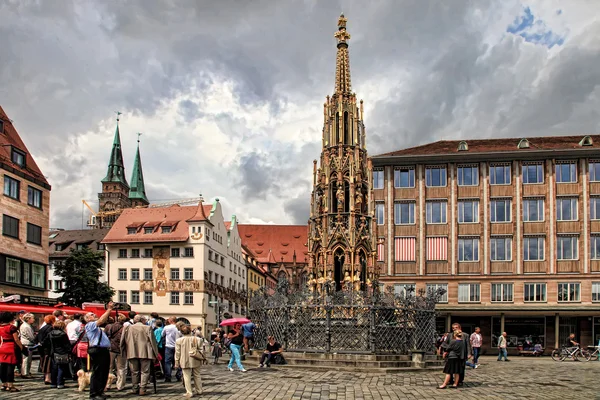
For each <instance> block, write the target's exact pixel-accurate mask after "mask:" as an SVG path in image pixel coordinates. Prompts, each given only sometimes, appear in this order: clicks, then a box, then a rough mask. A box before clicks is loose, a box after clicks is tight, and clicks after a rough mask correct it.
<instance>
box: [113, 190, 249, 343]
mask: <svg viewBox="0 0 600 400" xmlns="http://www.w3.org/2000/svg"><path fill="white" fill-rule="evenodd" d="M103 243H104V244H105V245H106V251H107V270H108V282H109V285H110V286H111V287H112V288H113V289H114V290H115V291H116V294H115V297H114V301H118V302H124V303H129V304H130V305H131V308H132V310H134V311H137V312H141V313H144V314H150V313H151V312H153V311H155V312H158V313H159V314H160V315H161V316H170V315H175V316H177V317H179V318H181V320H183V321H186V322H188V323H191V324H192V326H194V327H195V326H202V328H203V329H204V332H205V333H208V334H210V331H211V330H212V329H213V328H215V327H216V326H217V325H218V322H219V320H220V319H223V318H224V317H226V316H227V315H226V314H229V315H231V316H242V315H244V314H245V313H246V304H247V302H246V296H245V293H246V290H247V288H246V276H247V270H246V266H245V262H244V259H243V257H242V250H241V245H242V244H241V240H240V235H239V233H238V227H237V223H236V218H235V216H232V219H231V221H230V222H229V221H225V220H224V218H223V212H222V208H221V204H220V202H219V200H218V199H217V200H216V201H215V202H214V203H213V204H202V202H200V204H199V205H197V206H179V205H173V206H170V207H162V208H161V207H155V208H133V209H126V210H124V211H123V212H122V213H121V215H120V216H119V218H118V219H117V221H116V222H115V224H114V225H113V227H112V228H111V229H110V231H109V232H108V234H107V235H106V237H105V238H104V241H103Z"/></svg>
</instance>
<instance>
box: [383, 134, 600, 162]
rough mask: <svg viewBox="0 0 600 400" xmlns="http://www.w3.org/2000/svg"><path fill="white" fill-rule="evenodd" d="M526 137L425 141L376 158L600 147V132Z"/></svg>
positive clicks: (596, 148)
mask: <svg viewBox="0 0 600 400" xmlns="http://www.w3.org/2000/svg"><path fill="white" fill-rule="evenodd" d="M586 136H589V137H590V138H591V139H592V144H591V145H589V146H583V145H581V144H580V142H581V141H582V139H583V138H584V137H586ZM523 139H524V138H503V139H475V140H464V139H463V140H440V141H437V142H433V143H428V144H424V145H421V146H416V147H409V148H407V149H401V150H396V151H392V152H389V153H384V154H378V155H375V156H372V158H374V159H377V158H384V157H396V156H398V157H400V156H419V155H423V156H424V155H446V154H459V153H460V154H464V155H469V154H478V153H501V152H523V153H527V152H532V151H536V150H537V151H540V150H548V151H552V150H578V149H579V150H591V149H595V150H598V149H600V135H585V134H582V135H577V136H541V137H528V138H526V139H527V141H528V142H529V146H528V147H525V146H521V148H519V143H521V141H522V140H523ZM461 142H466V144H467V145H468V146H467V147H468V150H460V151H459V150H458V145H459V144H460V143H461Z"/></svg>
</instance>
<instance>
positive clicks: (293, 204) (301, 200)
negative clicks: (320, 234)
mask: <svg viewBox="0 0 600 400" xmlns="http://www.w3.org/2000/svg"><path fill="white" fill-rule="evenodd" d="M307 199H308V200H309V201H306V200H307ZM283 208H284V210H285V212H286V214H288V215H289V216H290V217H291V221H292V223H293V224H299V225H301V224H306V222H307V221H308V217H309V214H310V192H309V191H307V192H303V193H302V195H300V196H298V197H295V198H293V199H290V200H287V201H286V202H285V203H284V205H283Z"/></svg>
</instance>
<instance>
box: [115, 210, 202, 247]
mask: <svg viewBox="0 0 600 400" xmlns="http://www.w3.org/2000/svg"><path fill="white" fill-rule="evenodd" d="M207 207H208V208H209V209H210V207H212V206H210V205H206V204H204V205H203V204H199V205H197V206H179V205H172V206H170V207H155V208H152V207H150V208H128V209H125V210H123V212H122V213H121V215H120V216H119V218H118V219H117V221H116V222H115V223H114V224H113V226H112V228H111V229H110V232H108V234H107V235H106V237H105V238H104V243H153V242H183V241H187V240H188V238H189V230H190V229H189V225H188V221H192V220H196V216H197V215H198V212H199V210H205V209H206V208H207ZM142 224H143V225H144V226H148V227H150V226H158V225H162V226H172V228H171V232H168V233H163V230H162V229H154V230H153V232H152V233H145V232H144V229H138V230H137V231H136V233H134V234H129V233H128V229H127V228H128V227H135V226H141V225H142Z"/></svg>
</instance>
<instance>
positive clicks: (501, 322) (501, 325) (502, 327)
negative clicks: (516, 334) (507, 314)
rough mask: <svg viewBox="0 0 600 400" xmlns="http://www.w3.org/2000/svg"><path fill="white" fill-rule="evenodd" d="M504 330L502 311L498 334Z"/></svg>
mask: <svg viewBox="0 0 600 400" xmlns="http://www.w3.org/2000/svg"><path fill="white" fill-rule="evenodd" d="M502 332H504V313H501V314H500V334H501V335H502Z"/></svg>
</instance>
